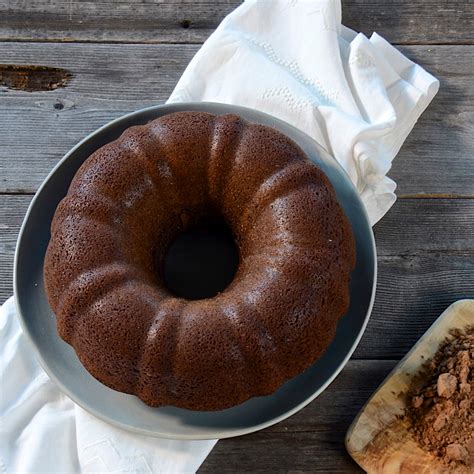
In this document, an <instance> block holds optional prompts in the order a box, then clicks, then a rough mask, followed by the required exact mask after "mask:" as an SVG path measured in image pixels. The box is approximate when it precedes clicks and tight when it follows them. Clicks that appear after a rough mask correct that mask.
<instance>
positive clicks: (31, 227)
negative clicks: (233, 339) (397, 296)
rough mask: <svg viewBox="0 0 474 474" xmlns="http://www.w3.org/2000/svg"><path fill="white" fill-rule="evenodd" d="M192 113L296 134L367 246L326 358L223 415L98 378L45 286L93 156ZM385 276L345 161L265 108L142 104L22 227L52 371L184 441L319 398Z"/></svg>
mask: <svg viewBox="0 0 474 474" xmlns="http://www.w3.org/2000/svg"><path fill="white" fill-rule="evenodd" d="M182 110H200V111H206V112H211V113H213V114H226V113H236V114H239V115H241V116H242V117H244V118H246V119H248V120H249V121H251V122H256V123H261V124H265V125H270V126H272V127H274V128H276V129H278V130H280V131H282V132H283V133H285V134H286V135H288V136H289V137H291V138H292V139H293V140H295V141H296V142H297V143H298V144H299V145H300V146H301V147H302V148H303V149H304V150H305V152H306V153H307V154H308V156H309V157H310V158H311V159H312V160H313V161H314V162H315V163H316V164H317V165H318V166H319V167H320V168H321V169H322V170H323V171H324V172H325V173H326V174H327V176H328V177H329V179H330V180H331V182H332V184H333V185H334V187H335V189H336V192H337V195H338V198H339V200H340V203H341V204H342V206H343V207H344V210H345V212H346V214H347V216H348V217H349V220H350V222H351V224H352V229H353V231H354V234H355V238H356V242H357V267H356V269H355V270H354V272H353V274H352V278H351V306H350V309H349V311H348V313H347V314H346V315H345V316H344V317H343V319H342V320H341V321H340V323H339V325H338V329H337V334H336V337H335V339H334V341H333V342H332V344H331V346H330V347H329V349H328V350H327V351H326V353H325V354H324V355H323V357H322V358H321V359H319V360H318V361H317V362H316V363H315V364H314V365H313V366H312V367H311V368H309V369H308V370H306V371H305V372H303V373H302V374H300V375H299V376H297V377H295V378H294V379H292V380H290V381H289V382H287V383H286V384H284V385H283V386H282V387H281V388H280V389H279V390H278V391H277V392H275V393H274V394H273V395H270V396H267V397H258V398H254V399H251V400H249V401H247V402H245V403H243V404H242V405H239V406H236V407H234V408H230V409H227V410H223V411H219V412H194V411H189V410H183V409H178V408H173V407H164V408H150V407H148V406H147V405H145V404H144V403H142V402H141V401H140V400H139V399H138V398H136V397H134V396H132V395H126V394H123V393H119V392H116V391H114V390H112V389H110V388H108V387H106V386H105V385H102V384H101V383H100V382H98V381H97V380H95V379H94V378H93V377H92V376H91V375H89V373H88V372H87V371H86V370H85V369H84V368H83V367H82V365H81V363H80V362H79V359H78V358H77V357H76V354H75V352H74V350H73V349H72V348H71V347H70V346H69V345H67V344H66V343H65V342H63V341H62V340H61V339H60V338H59V336H58V334H57V332H56V324H55V318H54V315H53V313H52V311H51V309H50V307H49V305H48V302H47V300H46V295H45V292H44V285H43V260H44V255H45V252H46V247H47V245H48V241H49V238H50V230H49V229H50V224H51V220H52V217H53V214H54V211H55V209H56V206H57V205H58V203H59V201H60V200H61V199H62V198H63V197H64V195H65V194H66V192H67V189H68V186H69V183H70V182H71V179H72V177H73V176H74V174H75V173H76V171H77V169H78V168H79V166H80V165H81V164H82V163H83V161H84V160H85V159H86V158H87V157H88V156H89V155H90V154H91V153H92V152H94V151H95V150H96V149H98V148H99V147H101V146H102V145H104V144H105V143H108V142H110V141H112V140H114V139H116V138H117V137H118V136H119V135H120V134H121V133H122V132H123V131H124V130H125V129H126V128H128V127H130V126H132V125H138V124H144V123H146V122H148V121H150V120H152V119H155V118H157V117H160V116H161V115H165V114H169V113H171V112H177V111H182ZM375 281H376V253H375V244H374V237H373V234H372V229H371V227H370V224H369V221H368V218H367V215H366V213H365V210H364V207H363V205H362V203H361V201H360V199H359V196H358V194H357V191H356V190H355V188H354V187H353V185H352V184H351V182H350V180H349V178H348V177H347V175H346V173H345V172H344V171H343V170H342V168H341V167H340V166H339V165H338V164H337V163H336V162H335V160H334V159H332V158H331V157H330V156H329V155H328V154H327V153H326V152H325V151H324V150H322V149H321V148H320V147H319V146H318V145H317V144H316V143H315V142H314V141H313V140H312V139H311V138H309V137H308V136H307V135H305V134H304V133H302V132H300V131H299V130H297V129H296V128H294V127H292V126H290V125H288V124H286V123H284V122H282V121H280V120H277V119H275V118H273V117H271V116H269V115H266V114H263V113H261V112H257V111H255V110H251V109H246V108H242V107H235V106H229V105H222V104H212V103H194V104H172V105H162V106H156V107H151V108H148V109H144V110H139V111H138V112H133V113H131V114H129V115H126V116H124V117H122V118H119V119H117V120H114V121H113V122H110V123H109V124H107V125H105V126H104V127H102V128H100V129H99V130H97V131H96V132H94V133H92V134H91V135H89V136H88V137H87V138H85V139H84V140H83V141H82V142H80V143H79V144H78V145H76V146H75V147H74V148H73V149H72V150H71V151H70V152H69V153H67V155H66V156H65V157H64V158H63V159H62V160H61V161H60V163H59V164H58V165H57V166H56V167H55V168H54V169H53V171H52V172H51V174H50V175H49V176H48V177H47V178H46V180H45V182H44V183H43V184H42V186H41V187H40V189H39V191H38V192H37V194H36V196H35V198H34V199H33V201H32V202H31V205H30V207H29V209H28V212H27V214H26V217H25V221H24V222H23V226H22V228H21V231H20V236H19V240H18V245H17V250H16V256H15V275H14V285H15V295H16V302H17V307H18V313H19V315H20V320H21V323H22V327H23V330H24V332H25V333H26V335H27V336H28V337H29V339H30V340H31V342H32V344H33V346H34V347H35V349H36V351H37V353H38V357H39V359H40V362H41V364H42V366H43V368H44V369H45V371H46V372H47V373H48V375H49V376H50V377H51V378H52V379H53V380H55V381H56V383H57V384H58V386H59V387H60V388H61V390H62V391H63V392H64V393H66V394H67V395H68V396H69V397H70V398H72V399H73V400H74V401H75V402H76V403H77V404H78V405H80V406H81V407H83V408H84V409H86V410H88V411H89V412H91V413H93V414H94V415H96V416H98V417H99V418H102V419H104V420H105V421H108V422H110V423H113V424H115V425H118V426H120V427H122V428H125V429H128V430H132V431H135V432H138V433H142V434H147V435H152V436H159V437H165V438H176V439H177V438H179V439H207V438H227V437H232V436H238V435H242V434H246V433H250V432H253V431H257V430H260V429H262V428H266V427H268V426H270V425H273V424H275V423H277V422H279V421H281V420H284V419H285V418H287V417H289V416H291V415H292V414H293V413H295V412H297V411H298V410H300V409H301V408H303V407H304V406H305V405H307V404H308V403H309V402H311V400H313V399H314V398H316V397H317V396H318V395H319V394H320V393H321V392H322V391H323V390H324V389H325V388H326V387H327V386H328V385H329V384H330V383H331V382H332V380H333V379H334V378H335V377H336V375H337V374H338V373H339V372H340V371H341V370H342V368H343V367H344V365H345V364H346V362H347V361H348V359H349V358H350V356H351V354H352V353H353V352H354V350H355V348H356V346H357V344H358V342H359V340H360V338H361V336H362V333H363V332H364V329H365V327H366V325H367V322H368V319H369V314H370V311H371V309H372V304H373V299H374V294H375Z"/></svg>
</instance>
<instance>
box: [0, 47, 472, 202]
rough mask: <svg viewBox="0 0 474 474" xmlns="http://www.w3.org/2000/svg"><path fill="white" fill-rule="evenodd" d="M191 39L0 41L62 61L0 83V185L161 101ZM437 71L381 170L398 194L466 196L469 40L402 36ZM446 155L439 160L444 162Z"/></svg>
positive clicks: (16, 59) (9, 187)
mask: <svg viewBox="0 0 474 474" xmlns="http://www.w3.org/2000/svg"><path fill="white" fill-rule="evenodd" d="M197 48H198V46H196V45H110V44H102V45H94V47H91V46H90V45H88V44H51V43H47V44H45V43H43V44H38V43H0V58H1V61H3V62H5V63H8V64H35V63H39V64H44V65H48V66H52V67H59V68H64V69H67V70H69V71H70V72H71V73H72V74H73V78H72V80H71V82H70V83H69V85H68V86H67V87H66V88H63V89H60V90H55V91H49V92H22V91H13V90H9V89H6V88H0V104H1V107H2V112H3V113H2V114H0V138H1V144H2V146H1V147H0V168H1V169H3V170H4V172H3V173H2V176H1V177H0V192H34V191H35V190H36V189H37V187H38V186H39V184H40V183H41V181H42V180H43V179H44V177H45V176H46V175H47V173H48V172H49V171H50V169H51V168H52V167H53V166H54V165H55V164H56V163H57V161H58V160H59V159H60V158H61V157H62V156H63V155H64V154H65V153H66V152H67V151H68V150H69V149H70V148H71V147H72V146H73V145H75V144H76V143H77V142H78V141H79V140H81V139H82V138H83V137H84V136H85V135H87V134H88V133H90V132H92V131H93V130H95V129H96V128H98V127H99V126H101V125H103V124H104V123H106V122H108V121H109V120H111V119H114V118H116V117H118V116H120V115H123V114H125V113H127V112H130V111H133V110H137V109H139V108H141V107H146V106H150V105H154V104H157V103H162V102H164V101H165V100H166V99H167V97H168V96H169V94H170V93H171V91H172V90H173V87H174V85H175V84H176V82H177V80H178V78H179V76H180V75H181V73H182V71H183V70H184V68H185V67H186V65H187V63H188V62H189V60H190V59H191V58H192V57H193V55H194V53H195V52H196V51H197ZM403 51H404V52H405V53H406V54H407V55H408V56H409V57H411V58H413V59H415V60H416V61H418V62H419V63H421V64H422V65H425V66H426V67H427V69H428V70H430V71H431V72H433V73H434V74H435V75H436V76H438V77H439V78H440V80H441V90H440V92H439V94H438V96H437V97H436V98H435V100H434V102H433V103H432V104H431V105H430V107H429V108H428V110H427V111H426V112H425V114H424V115H423V116H422V118H421V120H420V121H419V123H418V124H417V125H416V126H415V130H414V132H413V133H412V134H411V135H410V136H409V137H408V140H407V142H406V143H405V144H404V146H403V147H402V149H401V151H400V153H399V155H398V157H397V158H396V160H395V161H394V165H393V169H392V170H391V171H390V173H389V175H390V176H391V177H392V178H393V179H395V181H397V182H398V191H397V192H398V193H399V194H402V195H403V194H411V195H416V194H423V193H428V194H440V193H441V194H442V193H445V194H448V195H453V194H456V195H458V196H474V160H473V159H472V157H473V155H474V87H473V85H472V84H473V74H474V71H473V69H472V67H471V64H472V61H470V58H471V59H472V56H473V55H474V46H430V47H427V46H407V47H404V48H403ZM446 163H449V170H446V172H444V173H441V172H440V170H442V169H446V168H445V167H446Z"/></svg>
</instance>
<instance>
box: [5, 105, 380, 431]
mask: <svg viewBox="0 0 474 474" xmlns="http://www.w3.org/2000/svg"><path fill="white" fill-rule="evenodd" d="M187 107H189V109H188V110H199V108H200V107H204V108H206V107H209V108H213V109H216V111H215V112H214V113H236V114H239V110H242V111H247V112H249V113H253V114H257V115H261V116H265V117H267V118H268V119H269V120H272V121H273V122H280V123H281V124H282V125H284V126H285V127H289V128H292V129H294V130H295V131H297V132H299V133H302V134H304V135H306V137H307V138H308V139H309V140H310V141H311V142H312V144H313V145H314V146H315V147H316V148H317V149H318V151H319V152H321V153H322V154H324V155H326V156H328V157H330V158H331V160H332V161H333V163H335V165H336V166H337V167H338V168H339V171H342V172H343V173H344V174H345V176H346V178H347V180H348V181H349V182H350V183H351V185H352V187H354V185H353V184H352V182H351V180H350V178H349V176H348V174H347V172H346V170H345V169H344V168H343V167H342V166H341V165H340V164H339V163H338V162H337V160H335V159H334V158H333V157H332V155H330V154H329V153H328V152H327V151H326V150H325V149H324V148H323V147H322V146H321V145H319V144H318V143H317V142H316V141H315V140H314V139H313V138H312V137H311V136H309V135H308V134H306V133H305V132H303V131H302V130H299V129H298V128H296V127H294V126H293V125H291V124H289V123H288V122H285V121H283V120H281V119H279V118H278V117H275V116H273V115H270V114H268V113H266V112H262V111H260V110H257V109H253V108H250V107H243V106H238V105H233V104H223V103H217V102H179V103H165V104H158V105H153V106H150V107H145V108H142V109H138V110H135V111H132V112H129V113H127V114H124V115H121V116H120V117H117V118H115V119H113V120H111V121H109V122H107V123H105V124H104V125H102V126H101V127H99V128H97V129H96V130H94V131H92V132H91V133H89V134H88V135H87V136H85V137H84V138H83V139H81V140H80V141H79V142H78V143H77V144H76V145H74V146H73V147H72V148H71V149H69V150H68V151H67V152H66V154H65V155H64V156H63V157H62V158H61V159H60V160H59V161H58V163H56V165H55V166H54V167H53V168H52V169H51V171H50V172H49V173H48V175H47V176H46V177H45V178H44V180H43V181H42V183H41V185H40V186H39V187H38V189H37V191H36V192H35V195H34V197H33V198H32V200H31V202H30V204H29V205H28V209H27V211H26V213H25V217H24V219H23V221H22V224H21V228H20V231H19V233H18V238H17V241H16V247H15V255H14V267H13V290H14V296H15V298H14V300H15V307H16V310H17V314H18V319H19V321H20V325H21V329H22V331H23V333H24V334H25V336H26V338H27V340H28V342H29V343H30V344H31V345H32V347H33V348H34V351H35V356H36V358H37V360H38V361H39V363H40V365H41V367H42V368H43V370H44V371H45V372H46V374H47V375H48V377H50V378H51V380H53V382H54V383H55V384H56V385H57V387H58V388H59V390H60V391H61V392H62V393H63V394H66V395H67V396H68V397H69V398H70V399H71V400H72V401H73V402H74V403H75V404H77V405H78V406H80V407H81V408H82V409H84V410H86V411H87V412H89V413H91V414H92V415H94V416H96V417H97V418H99V419H101V420H102V421H105V422H106V423H110V424H112V425H114V426H117V427H119V428H122V429H124V430H126V431H131V432H135V433H139V434H141V435H145V436H152V437H158V438H165V439H175V440H211V439H216V438H217V439H224V438H232V437H236V436H242V435H245V434H250V433H254V432H256V431H260V430H262V429H265V428H268V427H270V426H273V425H275V424H277V423H279V422H281V421H283V420H285V419H287V418H289V417H290V416H292V415H294V414H295V413H297V412H298V411H300V410H302V409H303V408H304V407H306V406H307V405H308V404H309V403H311V402H312V401H313V400H315V399H316V398H317V397H318V396H319V395H320V394H321V393H322V392H323V391H324V390H326V388H327V387H328V386H329V385H330V384H331V383H332V382H333V381H334V379H335V378H336V377H337V376H338V375H339V374H340V373H341V371H342V370H343V368H344V367H345V366H346V365H347V363H348V362H349V360H350V358H351V357H352V354H353V353H354V351H355V350H356V348H357V346H358V345H359V343H360V340H361V339H362V336H363V335H364V333H365V330H366V328H367V325H368V323H369V320H370V316H371V313H372V310H373V306H374V301H375V293H376V287H377V277H378V268H377V267H378V265H377V249H376V245H375V237H374V233H373V228H372V226H371V225H370V220H369V217H368V214H367V210H366V208H365V206H364V204H363V202H362V200H361V199H360V195H359V193H358V192H357V191H356V194H357V198H358V200H359V202H360V204H361V208H362V211H363V214H364V217H365V220H366V222H367V224H368V227H369V229H370V232H369V235H370V247H371V250H372V255H373V260H374V262H373V269H372V271H373V283H372V289H371V296H370V301H369V305H368V307H367V312H366V315H365V319H364V322H363V324H362V326H361V328H360V330H359V333H358V334H357V337H356V338H355V339H354V342H353V344H352V345H351V347H350V349H349V351H348V352H347V354H346V355H345V357H344V358H343V360H342V361H341V362H340V363H339V365H338V366H337V368H336V370H335V371H334V372H333V373H332V375H331V376H330V377H329V378H328V379H327V380H326V381H325V382H324V383H323V384H322V385H321V386H320V387H319V388H318V389H317V390H316V391H315V392H313V393H312V394H311V395H310V396H309V397H307V398H306V399H305V400H303V401H302V402H301V403H299V404H297V405H296V406H294V407H293V408H292V409H290V410H288V411H286V412H284V413H282V414H281V415H279V416H276V417H273V418H271V419H269V420H267V421H265V422H262V423H259V424H257V425H252V426H250V427H244V428H229V429H227V430H226V431H219V429H216V430H215V432H212V433H211V432H209V433H208V432H205V433H202V434H192V433H190V434H181V433H178V434H175V433H172V434H170V433H168V432H166V431H160V430H159V427H158V429H157V430H148V429H145V428H141V427H137V426H134V425H131V424H126V423H123V422H121V421H119V420H116V419H114V418H112V417H110V416H107V415H105V414H103V413H102V412H100V410H97V409H96V408H94V407H93V406H91V405H90V404H89V403H88V402H86V401H84V400H83V399H81V397H78V396H76V395H75V394H74V393H73V392H72V391H71V390H69V389H68V388H67V387H66V386H65V385H64V384H63V383H62V382H61V380H60V379H59V378H58V377H57V376H56V374H55V373H54V371H52V370H51V369H50V368H49V365H48V363H47V362H46V361H45V359H44V357H43V355H42V353H41V351H40V349H39V347H38V346H37V344H36V343H35V341H34V338H33V337H32V335H31V332H30V330H29V327H28V324H27V323H26V317H25V316H24V315H23V312H22V307H21V302H20V299H19V297H18V295H19V294H20V292H19V286H18V284H19V282H18V260H19V253H20V252H19V249H20V247H21V245H20V243H21V241H22V239H23V238H24V237H23V236H24V233H25V228H26V224H27V222H28V221H29V219H30V216H31V213H32V211H33V208H34V206H35V203H36V201H37V200H38V199H39V196H40V194H41V193H42V191H43V189H44V188H45V187H46V186H47V183H48V182H49V181H50V179H51V178H52V177H53V175H54V174H55V173H56V172H57V171H58V169H59V168H60V167H61V166H62V165H63V164H64V163H65V162H66V161H67V160H68V159H69V157H70V156H71V155H72V154H73V153H74V152H75V151H76V150H77V149H78V148H80V147H82V146H83V145H84V144H86V143H87V142H89V141H90V140H93V139H94V138H95V137H96V136H97V135H100V134H101V133H102V132H103V131H105V130H107V129H109V128H111V127H113V126H115V125H116V124H117V123H120V122H121V121H125V120H127V119H130V118H133V117H135V116H140V115H143V114H146V113H147V112H153V111H155V110H163V109H165V110H166V109H170V111H169V112H168V113H174V112H178V111H185V110H187V109H186V108H187ZM176 109H177V110H176ZM232 109H233V111H231V110H232ZM203 111H205V112H207V113H212V112H208V110H203ZM162 115H165V114H162ZM162 115H160V116H162ZM249 121H250V120H249ZM282 133H283V132H282ZM290 138H291V137H290ZM292 139H293V138H292ZM293 140H294V139H293ZM111 390H113V389H111Z"/></svg>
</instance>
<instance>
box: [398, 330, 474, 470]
mask: <svg viewBox="0 0 474 474" xmlns="http://www.w3.org/2000/svg"><path fill="white" fill-rule="evenodd" d="M407 406H408V408H407V410H406V414H405V419H406V420H407V421H408V422H409V424H410V426H411V428H410V431H411V433H412V435H413V436H414V438H415V439H416V440H417V441H418V443H419V444H420V446H421V447H422V448H423V449H424V450H426V451H428V452H430V453H432V454H434V455H435V456H436V457H437V458H439V459H440V460H441V461H442V462H443V463H444V464H445V465H446V466H447V467H448V468H449V470H453V471H457V472H474V326H469V327H467V328H466V329H465V330H464V331H455V332H453V333H451V337H450V338H448V339H447V340H446V341H445V342H444V343H443V344H442V345H441V347H440V348H439V350H438V351H437V353H436V354H435V355H434V357H433V358H432V359H430V360H429V361H427V362H426V363H425V364H424V366H423V369H422V371H421V372H420V374H418V376H417V377H416V378H415V380H414V384H413V388H412V390H411V391H410V393H409V394H408V400H407Z"/></svg>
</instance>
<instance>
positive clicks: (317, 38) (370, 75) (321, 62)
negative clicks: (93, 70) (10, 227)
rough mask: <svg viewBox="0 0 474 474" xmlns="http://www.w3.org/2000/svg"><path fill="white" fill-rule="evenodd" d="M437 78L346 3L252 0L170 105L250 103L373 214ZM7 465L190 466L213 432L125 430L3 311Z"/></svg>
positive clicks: (388, 198)
mask: <svg viewBox="0 0 474 474" xmlns="http://www.w3.org/2000/svg"><path fill="white" fill-rule="evenodd" d="M437 90H438V81H437V80H436V79H435V78H433V77H432V76H431V75H430V74H428V73H427V72H425V71H424V70H423V69H422V68H421V67H419V66H417V65H416V64H414V63H412V62H411V61H409V60H408V59H407V58H405V57H404V56H403V55H402V54H400V53H399V52H398V51H397V50H396V49H394V48H393V47H392V46H390V45H389V44H388V43H387V42H386V41H385V40H383V39H382V38H381V37H380V36H378V35H377V34H374V35H373V36H372V37H371V39H370V40H368V39H367V38H366V37H365V36H363V35H361V34H359V35H357V34H356V33H354V32H353V31H351V30H349V29H347V28H345V27H343V26H342V25H341V6H340V2H339V1H336V0H334V1H330V0H327V1H319V2H318V1H309V0H308V1H299V2H298V1H295V0H290V1H283V0H272V1H260V2H257V1H247V2H246V3H244V4H243V5H242V6H240V7H239V8H237V10H235V11H234V12H233V13H231V14H230V15H229V16H228V17H227V18H226V19H225V20H224V21H223V22H222V23H221V25H220V26H219V28H218V29H217V30H216V31H215V33H214V34H213V35H211V37H210V38H209V39H208V40H207V41H206V43H205V44H204V46H203V47H202V48H201V49H200V51H199V52H198V53H197V54H196V56H195V58H194V59H193V60H192V61H191V63H190V64H189V66H188V68H187V69H186V71H185V73H184V74H183V76H182V78H181V80H180V81H179V83H178V85H177V87H176V89H175V90H174V92H173V94H172V95H171V97H170V102H179V101H214V102H224V103H231V104H238V105H244V106H248V107H253V108H256V109H259V110H262V111H264V112H267V113H269V114H272V115H274V116H277V117H279V118H281V119H283V120H286V121H287V122H290V123H291V124H293V125H295V126H296V127H298V128H300V129H302V130H304V131H305V132H306V133H308V134H309V135H310V136H312V137H313V138H314V139H315V140H316V141H317V142H319V143H320V144H321V145H322V146H323V147H325V148H326V149H327V150H328V151H329V152H330V153H331V154H332V155H333V156H335V157H336V159H337V160H338V161H339V162H340V163H341V164H342V166H343V167H344V168H345V169H346V171H347V172H348V174H349V176H350V177H351V179H352V181H353V182H354V184H355V185H356V186H357V189H358V190H359V192H360V194H361V196H362V199H363V201H364V203H365V205H366V208H367V210H368V213H369V216H370V219H371V221H372V223H375V222H377V220H378V219H380V218H381V217H382V216H383V215H384V214H385V212H387V210H388V209H389V208H390V206H391V205H392V204H393V203H394V201H395V195H394V193H393V192H394V190H395V183H394V182H393V181H392V180H390V179H389V178H387V177H386V176H385V175H386V173H387V172H388V170H389V168H390V165H391V162H392V160H393V158H394V156H395V155H396V153H397V152H398V150H399V148H400V147H401V145H402V143H403V141H404V139H405V138H406V136H407V135H408V133H409V132H410V130H411V128H412V127H413V125H414V123H415V122H416V120H417V118H418V117H419V115H420V114H421V113H422V111H423V110H424V109H425V107H426V106H427V105H428V104H429V102H430V100H431V99H432V98H433V96H434V95H435V94H436V92H437ZM0 387H1V388H0V396H1V398H0V416H1V419H0V421H1V424H0V472H1V473H3V472H9V473H10V472H11V473H13V472H47V473H53V472H63V473H66V472H67V473H69V472H136V473H146V472H150V473H151V472H153V473H159V472H165V473H172V472H194V471H195V470H196V469H197V468H198V467H199V465H200V464H201V463H202V461H203V460H204V459H205V457H206V456H207V454H208V453H209V452H210V450H211V449H212V447H213V446H214V444H215V442H216V441H172V440H161V439H156V438H150V437H146V436H140V435H136V434H132V433H128V432H126V431H123V430H121V429H118V428H115V427H113V426H110V425H108V424H106V423H104V422H102V421H100V420H98V419H97V418H95V417H94V416H92V415H89V414H88V413H87V412H85V411H84V410H82V409H81V408H79V407H78V406H76V405H75V404H74V403H73V402H72V401H71V400H70V399H69V398H67V397H66V396H65V395H63V394H62V393H61V392H60V391H59V390H58V389H57V387H56V386H55V384H54V383H53V382H51V381H50V380H49V378H48V377H47V375H46V374H45V373H44V372H43V370H42V369H41V367H40V366H39V364H38V363H37V361H36V359H35V357H34V354H33V350H32V348H31V347H30V346H29V344H28V342H27V340H26V339H25V337H24V335H23V334H22V332H21V329H20V326H19V323H18V319H17V317H16V314H15V307H14V302H13V298H10V300H8V301H7V302H6V303H5V304H4V305H3V307H2V309H1V312H0Z"/></svg>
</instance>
